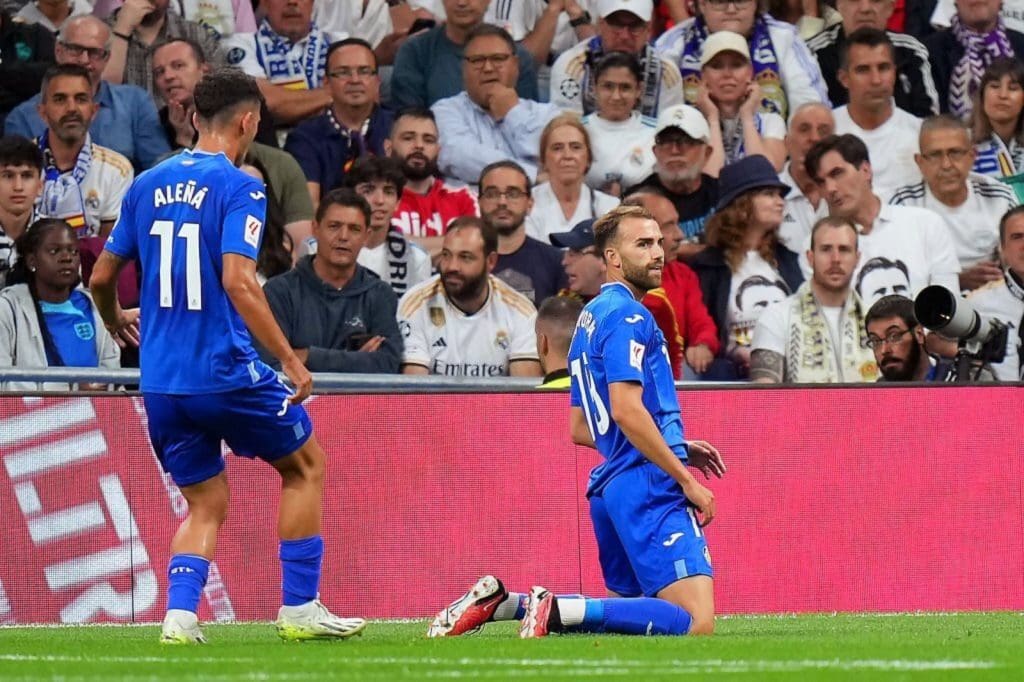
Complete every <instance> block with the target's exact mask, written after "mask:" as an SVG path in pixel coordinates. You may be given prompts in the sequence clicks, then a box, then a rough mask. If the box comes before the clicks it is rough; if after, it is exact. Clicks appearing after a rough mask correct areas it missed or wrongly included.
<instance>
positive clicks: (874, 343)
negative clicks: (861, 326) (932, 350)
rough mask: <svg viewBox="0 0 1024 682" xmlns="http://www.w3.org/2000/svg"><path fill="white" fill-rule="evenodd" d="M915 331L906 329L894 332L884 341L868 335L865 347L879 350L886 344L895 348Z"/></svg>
mask: <svg viewBox="0 0 1024 682" xmlns="http://www.w3.org/2000/svg"><path fill="white" fill-rule="evenodd" d="M911 331H913V330H912V329H904V330H903V331H901V332H892V333H890V334H888V335H887V336H886V337H885V338H884V339H883V338H879V337H877V336H875V335H874V334H869V335H868V340H867V341H865V342H864V345H865V346H867V347H868V348H870V349H871V350H878V349H879V348H881V347H882V346H884V345H885V344H889V345H890V346H895V345H896V344H897V343H899V342H900V341H902V340H903V337H904V336H906V335H907V334H908V333H910V332H911Z"/></svg>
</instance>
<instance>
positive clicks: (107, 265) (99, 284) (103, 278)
mask: <svg viewBox="0 0 1024 682" xmlns="http://www.w3.org/2000/svg"><path fill="white" fill-rule="evenodd" d="M124 264H125V260H124V259H123V258H121V257H120V256H115V255H114V254H112V253H111V252H110V251H107V250H106V249H104V250H103V251H102V252H101V253H100V257H99V258H97V259H96V265H94V266H93V268H92V276H91V277H90V278H89V291H90V292H91V293H92V300H93V303H95V304H96V309H97V310H98V311H99V313H100V317H102V318H103V324H105V325H106V327H107V331H109V332H110V335H111V336H112V337H113V338H114V341H115V342H116V343H117V345H119V346H121V348H124V347H125V345H127V344H131V345H133V346H138V345H139V326H138V321H139V311H138V309H137V308H136V309H133V310H124V309H122V308H121V303H120V302H119V301H118V300H117V276H118V275H119V274H120V273H121V268H123V267H124Z"/></svg>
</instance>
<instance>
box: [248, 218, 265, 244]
mask: <svg viewBox="0 0 1024 682" xmlns="http://www.w3.org/2000/svg"><path fill="white" fill-rule="evenodd" d="M262 229H263V223H262V222H261V221H260V220H259V219H258V218H256V217H255V216H251V215H250V216H247V217H246V219H245V234H244V235H243V238H244V239H245V243H246V244H248V245H250V246H251V247H252V248H254V249H258V248H260V231H261V230H262Z"/></svg>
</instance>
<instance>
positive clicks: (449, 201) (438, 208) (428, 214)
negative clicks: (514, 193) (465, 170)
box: [391, 179, 480, 237]
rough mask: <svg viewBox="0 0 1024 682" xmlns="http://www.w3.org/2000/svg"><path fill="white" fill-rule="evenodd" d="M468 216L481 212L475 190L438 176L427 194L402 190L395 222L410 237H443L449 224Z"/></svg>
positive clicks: (407, 189) (392, 219)
mask: <svg viewBox="0 0 1024 682" xmlns="http://www.w3.org/2000/svg"><path fill="white" fill-rule="evenodd" d="M464 215H473V216H475V215H480V210H479V208H478V207H477V204H476V198H475V197H474V196H473V193H472V192H470V191H469V189H468V188H466V187H459V188H455V187H450V186H449V185H446V184H445V183H444V181H442V180H441V179H435V180H434V184H433V185H431V186H430V190H429V191H428V192H427V193H426V194H417V193H416V192H413V191H412V190H411V189H409V188H408V187H406V188H405V189H403V190H402V198H401V199H400V200H399V202H398V207H397V208H396V209H395V215H394V216H393V217H392V218H391V225H392V226H393V227H395V228H396V229H398V230H399V231H400V232H401V233H402V234H404V235H405V236H406V237H440V236H441V235H443V234H444V231H445V228H447V227H448V223H450V222H451V221H453V220H455V219H456V218H459V217H461V216H464Z"/></svg>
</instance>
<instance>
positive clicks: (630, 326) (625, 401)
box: [427, 206, 725, 637]
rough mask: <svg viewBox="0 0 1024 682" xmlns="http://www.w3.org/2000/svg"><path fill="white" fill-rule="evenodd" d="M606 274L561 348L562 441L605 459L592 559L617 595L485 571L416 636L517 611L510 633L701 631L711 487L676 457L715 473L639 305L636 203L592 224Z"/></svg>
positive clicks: (708, 601) (648, 221)
mask: <svg viewBox="0 0 1024 682" xmlns="http://www.w3.org/2000/svg"><path fill="white" fill-rule="evenodd" d="M594 241H595V246H596V248H597V252H598V253H600V254H602V256H603V257H604V260H605V263H606V265H607V268H608V276H607V277H608V283H607V284H605V285H604V286H603V287H602V288H601V293H600V294H599V295H598V296H597V297H596V298H594V299H593V300H592V301H591V302H590V303H588V304H587V305H586V307H584V309H583V312H582V313H581V314H580V318H579V321H578V322H577V324H576V331H575V333H574V334H573V340H572V345H571V346H570V349H569V370H570V374H571V377H572V386H571V389H570V403H571V405H572V407H571V413H570V430H571V433H572V439H573V442H575V443H577V444H580V445H586V446H588V447H594V448H596V449H597V451H598V452H599V453H601V455H602V456H603V457H604V462H602V463H601V464H600V465H598V466H597V467H596V468H595V469H594V471H593V472H592V473H591V476H590V485H589V486H588V490H587V496H588V497H589V499H590V516H591V519H592V521H593V524H594V533H595V535H596V536H597V543H598V550H599V558H600V562H601V570H602V572H603V574H604V579H605V585H606V586H607V588H608V590H609V593H610V594H613V595H615V596H616V598H609V599H584V598H580V597H578V596H568V597H561V596H560V597H555V596H554V595H553V594H551V592H549V591H548V590H546V589H544V588H542V587H534V588H533V589H531V590H530V592H529V594H528V595H522V594H517V593H510V592H507V591H506V590H505V588H504V586H503V585H502V584H501V581H500V580H498V579H497V578H495V577H493V576H484V577H483V578H481V579H480V580H479V581H477V583H476V584H475V585H474V586H473V588H472V589H470V591H469V592H467V593H466V594H465V595H463V596H462V597H461V598H459V599H457V600H456V601H454V602H453V603H452V604H451V605H450V606H448V607H447V608H446V609H445V610H443V611H441V612H440V613H439V614H438V615H437V617H435V619H434V622H433V623H432V624H431V626H430V629H429V630H428V633H427V634H428V635H429V636H451V635H458V634H462V633H464V632H467V631H469V630H472V629H475V628H477V627H480V626H481V625H483V624H484V623H485V622H487V621H490V620H509V619H513V618H515V619H520V620H521V621H522V626H521V628H520V635H521V636H523V637H542V636H544V635H547V634H548V633H549V632H558V631H563V632H615V633H621V634H638V635H643V634H647V635H650V634H659V635H684V634H692V635H696V634H701V635H706V634H711V633H712V632H713V631H714V627H715V605H714V593H713V589H712V569H711V558H710V555H709V554H708V549H707V543H706V542H705V539H704V532H703V530H702V529H703V526H705V525H707V524H708V523H710V522H711V519H712V518H714V515H715V498H714V495H712V493H711V491H710V490H708V489H707V488H705V487H704V486H703V485H702V484H701V483H699V482H698V481H697V479H696V478H695V477H694V475H693V474H692V473H690V471H689V470H688V469H687V468H686V466H687V465H689V466H691V467H694V468H696V469H698V470H700V471H701V472H702V473H703V474H704V476H705V477H706V478H710V476H711V475H715V476H718V477H721V476H722V475H723V474H724V473H725V464H724V462H723V461H722V457H721V455H720V454H719V453H718V451H717V450H716V449H715V448H714V447H713V446H712V445H710V444H709V443H706V442H704V441H689V442H687V441H685V440H684V439H683V423H682V419H681V417H680V414H679V402H678V399H677V397H676V390H675V382H674V380H673V378H672V365H671V362H670V361H669V357H668V349H667V346H666V344H665V338H664V336H662V333H661V331H660V330H659V328H658V325H657V324H656V323H655V321H654V318H653V317H651V314H650V312H648V310H647V308H645V307H644V306H643V304H641V303H640V299H641V298H643V296H644V294H645V293H647V292H648V291H650V290H651V289H654V288H656V287H658V286H659V285H660V284H661V275H662V268H663V266H664V252H663V251H662V246H661V241H662V237H661V230H660V228H659V226H658V223H657V222H656V221H655V220H654V218H653V217H652V216H651V215H650V214H649V213H648V212H647V211H646V210H645V209H643V208H641V207H638V206H620V207H618V208H616V209H614V210H612V211H610V212H609V213H607V214H606V215H605V216H603V217H602V218H600V219H599V220H598V221H597V222H596V223H595V224H594Z"/></svg>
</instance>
